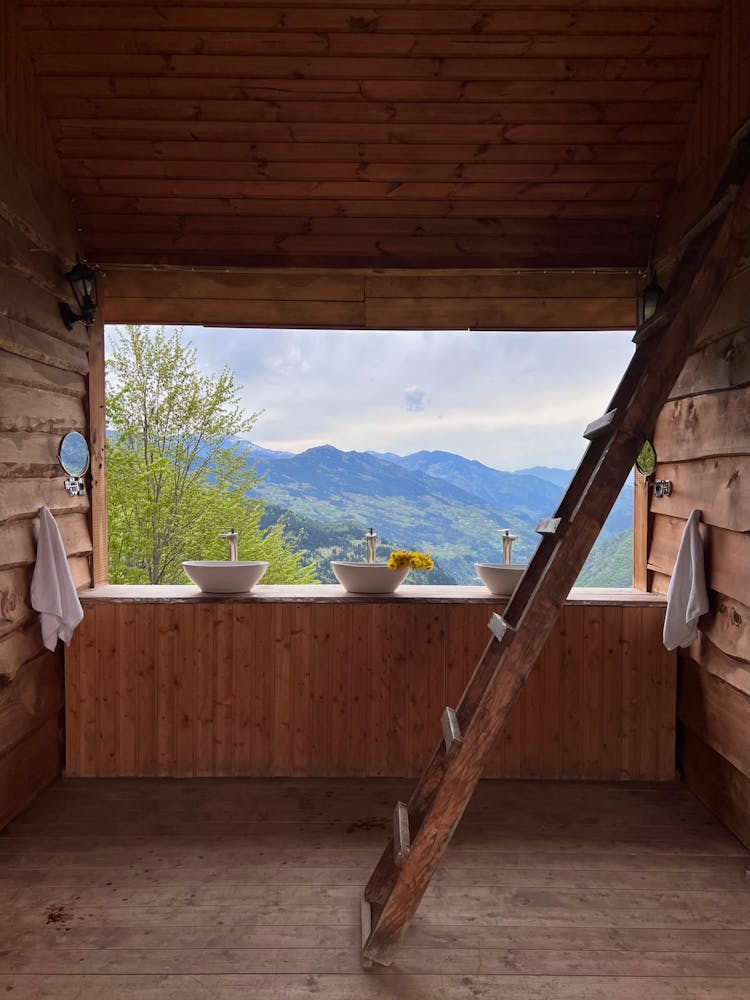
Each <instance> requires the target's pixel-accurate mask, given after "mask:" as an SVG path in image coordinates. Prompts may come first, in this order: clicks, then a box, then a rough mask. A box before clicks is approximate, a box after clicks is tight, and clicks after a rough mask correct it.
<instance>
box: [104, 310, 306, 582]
mask: <svg viewBox="0 0 750 1000" xmlns="http://www.w3.org/2000/svg"><path fill="white" fill-rule="evenodd" d="M258 416H259V414H258V413H253V414H251V415H247V414H246V413H245V412H244V410H243V409H242V407H241V406H240V404H239V398H238V387H237V386H236V384H235V381H234V374H233V372H231V371H230V369H229V368H227V367H225V368H224V369H223V371H222V372H221V373H220V374H219V375H216V376H212V375H204V374H202V373H201V372H200V371H199V369H198V367H197V364H196V352H195V349H194V348H193V346H192V345H191V344H189V343H187V344H186V343H184V342H183V340H182V333H181V331H179V330H175V331H173V332H172V333H171V334H170V333H167V331H165V330H164V329H163V328H162V329H159V330H156V331H153V330H151V329H149V328H146V327H139V326H128V327H126V328H125V330H124V331H123V330H118V339H117V341H116V343H115V346H114V350H113V352H112V356H111V358H110V359H109V360H108V362H107V424H108V429H109V431H110V432H111V435H110V438H109V441H108V458H107V503H108V518H109V549H110V557H109V579H110V581H111V582H112V583H184V582H185V580H186V578H185V576H184V574H183V571H182V566H181V563H182V562H183V560H186V559H212V558H214V559H217V558H218V559H222V558H225V556H226V543H224V542H222V541H221V540H220V539H219V538H218V534H219V533H220V532H223V531H228V530H229V528H234V529H236V530H237V531H238V532H239V534H240V541H239V557H240V559H262V560H267V561H268V562H269V564H270V565H269V569H268V572H267V573H266V575H265V577H264V583H265V582H268V583H312V582H314V580H315V576H314V570H313V569H312V568H310V567H305V566H303V565H302V557H301V555H299V554H296V553H295V552H294V547H293V545H290V542H289V540H288V539H287V538H286V537H285V536H284V532H283V528H281V527H277V528H273V529H271V530H270V531H262V530H261V527H260V520H261V517H262V516H263V505H262V503H261V502H260V501H258V500H248V499H247V497H246V493H247V491H248V490H251V489H252V488H253V487H254V486H255V484H256V482H257V476H256V474H255V471H254V470H253V468H252V467H251V466H249V465H248V464H247V462H246V458H245V456H244V455H243V454H241V453H240V452H239V451H238V449H237V446H236V443H233V437H234V436H235V435H238V434H246V433H248V432H249V431H250V430H251V428H252V427H253V425H254V424H255V421H256V420H257V418H258Z"/></svg>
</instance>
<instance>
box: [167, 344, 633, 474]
mask: <svg viewBox="0 0 750 1000" xmlns="http://www.w3.org/2000/svg"><path fill="white" fill-rule="evenodd" d="M185 336H186V338H188V339H190V340H192V342H193V343H194V344H195V346H196V348H197V350H198V357H199V359H200V361H201V364H202V365H205V366H206V367H208V368H213V369H214V370H219V369H220V368H221V367H222V365H224V364H225V363H226V364H228V365H229V366H230V367H231V368H232V369H233V370H234V372H235V373H236V377H237V383H238V384H239V385H241V386H242V401H243V405H244V406H245V407H246V408H247V409H248V410H249V411H251V412H252V411H256V410H263V411H264V412H263V414H262V416H261V418H260V420H259V421H258V423H257V425H256V428H255V432H254V434H253V435H252V437H253V440H255V441H256V442H257V443H258V444H261V445H263V446H264V447H268V448H278V449H282V450H288V451H302V450H304V449H305V448H308V447H312V446H315V445H320V444H332V445H334V446H335V447H337V448H341V449H343V450H359V451H362V450H365V449H373V450H376V451H395V452H398V453H400V454H407V453H408V452H411V451H418V450H421V449H428V450H435V449H443V450H446V451H455V452H458V453H460V454H463V455H466V456H467V457H468V458H476V459H478V460H479V461H482V462H485V463H486V464H487V465H491V466H494V467H495V468H504V469H513V468H523V467H524V466H530V465H536V464H545V465H557V466H563V467H565V468H569V467H571V466H572V465H574V464H575V463H576V462H577V460H578V457H579V456H580V454H581V452H582V449H583V441H582V437H581V435H582V433H583V430H584V428H585V426H586V424H587V423H589V422H590V421H591V420H593V419H594V418H596V417H598V416H600V415H601V414H602V413H604V412H605V409H606V406H607V403H608V401H609V399H610V397H611V395H612V393H613V391H614V389H615V387H616V385H617V382H618V381H619V378H620V376H621V374H622V372H623V371H624V369H625V367H626V365H627V362H628V360H629V358H630V356H631V354H632V350H633V345H632V343H631V341H630V334H628V333H626V332H624V331H620V332H606V331H601V332H583V333H576V332H564V333H549V332H538V333H528V332H527V333H518V332H503V331H499V332H491V331H467V330H460V331H444V330H437V331H425V332H419V331H393V330H391V331H370V330H367V331H365V330H323V331H312V330H236V329H227V330H223V329H203V328H202V327H188V328H186V329H185ZM397 386H405V387H407V388H405V389H404V390H402V391H400V392H399V391H395V392H394V387H397ZM424 386H429V394H428V392H427V390H426V389H424V388H423V387H424ZM405 407H406V409H407V410H408V411H409V412H408V419H406V418H405V415H404V408H405Z"/></svg>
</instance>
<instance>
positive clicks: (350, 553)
mask: <svg viewBox="0 0 750 1000" xmlns="http://www.w3.org/2000/svg"><path fill="white" fill-rule="evenodd" d="M242 448H243V450H245V451H246V456H247V461H248V462H249V463H250V464H252V465H253V466H254V467H255V469H256V471H257V473H258V474H259V476H260V481H259V482H258V484H257V486H256V488H255V490H254V491H253V494H252V495H254V496H257V497H259V498H260V499H262V500H263V501H264V502H265V504H266V515H265V518H264V522H263V523H264V524H265V525H270V524H272V523H276V522H277V521H278V520H283V521H284V522H285V524H286V525H287V528H288V530H289V531H290V533H291V534H293V535H296V536H297V537H298V545H299V547H300V548H301V549H302V550H303V551H304V552H305V554H306V556H307V559H308V561H315V562H316V563H317V565H318V576H319V578H320V579H321V580H322V581H326V580H329V579H332V577H331V576H330V569H329V566H328V563H329V561H330V559H331V558H345V559H346V558H350V559H363V558H364V551H365V543H364V533H365V531H366V530H367V529H368V528H370V527H372V528H374V529H375V531H376V532H377V533H378V535H379V537H380V540H381V550H380V555H381V556H382V557H383V558H385V557H386V555H387V554H388V552H389V551H390V550H391V549H394V548H403V549H411V550H419V551H428V552H430V553H431V554H432V556H433V558H434V559H435V561H436V564H437V565H436V571H434V572H433V573H432V574H431V576H430V578H429V580H426V581H424V582H431V583H451V582H455V583H461V584H470V583H477V582H478V580H477V577H476V575H475V571H474V563H476V562H499V561H501V560H502V546H501V543H500V534H499V531H500V529H502V528H510V529H511V530H512V532H513V534H515V535H517V536H518V541H517V542H516V544H515V546H514V550H513V560H514V562H519V563H521V562H526V561H528V559H529V558H530V556H531V554H532V552H533V551H534V549H535V548H536V544H537V541H538V536H537V535H536V532H535V530H534V529H535V527H536V524H537V522H538V520H539V518H540V517H549V516H551V515H552V514H553V513H554V511H555V508H556V507H557V505H558V503H559V501H560V498H561V496H562V494H563V492H564V490H565V486H566V485H567V483H568V482H569V481H570V478H571V476H572V474H573V470H570V469H555V468H547V467H544V466H535V467H533V468H529V469H523V470H520V471H518V472H505V471H502V470H499V469H493V468H490V467H489V466H486V465H483V464H482V463H481V462H477V461H475V460H472V459H467V458H464V457H463V456H461V455H456V454H454V453H452V452H444V451H419V452H415V453H413V454H411V455H405V456H401V455H395V454H392V453H377V452H371V451H362V452H360V451H346V452H345V451H340V450H339V449H337V448H334V447H332V446H331V445H322V446H320V447H316V448H310V449H308V450H307V451H303V452H301V453H299V454H292V453H289V452H279V451H273V450H270V449H264V448H261V447H258V446H256V445H253V444H251V443H249V442H243V443H242ZM632 509H633V508H632V484H630V483H627V484H626V485H625V487H624V488H623V490H622V493H621V494H620V496H619V498H618V500H617V501H616V503H615V505H614V507H613V510H612V512H611V514H610V516H609V518H608V520H607V522H606V524H605V526H604V528H603V529H602V533H601V535H600V538H599V541H598V543H597V546H596V548H595V550H594V552H593V553H592V558H593V557H594V556H595V555H596V556H597V579H598V580H606V579H607V577H608V576H612V577H613V579H612V580H611V581H610V582H609V586H627V585H628V584H629V583H630V579H629V576H628V578H627V579H623V577H624V576H625V575H627V574H629V564H627V565H626V563H627V560H624V559H623V555H622V553H623V551H625V550H626V549H627V538H626V537H625V536H627V534H628V533H629V532H630V531H632V517H633V514H632ZM615 536H617V540H616V544H615ZM609 550H611V551H612V552H613V553H614V556H613V559H614V563H616V565H613V566H612V567H610V566H609V562H610V559H609V556H608V554H607V553H608V551H609ZM584 573H585V570H584ZM582 577H583V574H582ZM614 577H617V578H616V579H615V578H614ZM409 579H410V580H413V582H423V581H422V580H421V579H416V574H411V576H410V577H409ZM581 582H583V580H582V581H581ZM597 585H598V586H605V585H607V584H606V583H602V582H598V583H597Z"/></svg>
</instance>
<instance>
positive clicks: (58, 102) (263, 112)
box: [44, 96, 692, 125]
mask: <svg viewBox="0 0 750 1000" xmlns="http://www.w3.org/2000/svg"><path fill="white" fill-rule="evenodd" d="M44 106H45V110H46V112H47V113H48V115H51V116H52V117H54V118H59V119H73V120H75V119H87V118H89V119H90V118H93V119H96V120H97V121H101V122H107V121H111V120H119V119H123V120H131V121H134V120H136V119H139V120H148V121H154V120H159V121H166V122H173V121H199V122H205V121H211V122H245V123H249V122H285V123H292V124H302V123H305V122H309V121H311V120H313V121H316V122H320V123H337V124H338V123H346V124H354V123H356V124H358V125H362V124H363V123H365V122H367V123H370V122H372V123H376V124H378V123H388V124H397V125H407V124H435V123H439V124H453V123H456V124H485V125H498V124H511V125H521V124H538V123H566V124H569V125H574V124H625V123H653V122H663V123H670V122H671V123H674V122H681V123H686V122H689V121H690V118H691V116H692V104H690V103H688V102H685V101H683V102H680V103H672V102H643V103H641V102H631V103H624V102H622V103H617V104H612V105H608V104H606V103H603V102H601V101H596V102H583V101H578V102H575V103H570V102H560V101H555V102H545V101H534V102H530V103H523V104H520V103H516V102H503V103H502V104H490V103H488V102H484V103H474V102H471V101H457V102H454V103H449V102H438V101H433V102H430V103H422V102H419V101H411V102H383V101H368V100H360V101H358V102H351V101H330V102H324V103H321V102H320V101H251V100H231V101H213V100H196V101H185V100H179V99H165V98H154V97H150V98H148V100H144V99H143V98H124V97H112V98H106V97H102V98H89V97H51V96H49V97H46V98H45V101H44Z"/></svg>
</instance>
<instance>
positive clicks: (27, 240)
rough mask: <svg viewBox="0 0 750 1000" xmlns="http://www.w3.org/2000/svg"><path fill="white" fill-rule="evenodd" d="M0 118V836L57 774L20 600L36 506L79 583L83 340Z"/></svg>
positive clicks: (64, 245) (54, 212)
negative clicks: (67, 463) (50, 521)
mask: <svg viewBox="0 0 750 1000" xmlns="http://www.w3.org/2000/svg"><path fill="white" fill-rule="evenodd" d="M6 13H7V11H6ZM7 43H8V37H7V36H6V37H3V38H1V39H0V49H2V50H3V51H4V52H6V53H7ZM17 56H18V58H19V59H20V58H21V57H22V54H21V53H17ZM6 69H7V64H6ZM24 72H25V71H24ZM4 79H6V80H7V77H4ZM16 83H17V81H16ZM14 87H16V84H14V85H13V87H11V91H10V93H11V95H12V94H16V97H18V92H17V89H15V90H14ZM25 93H28V91H25ZM14 100H15V98H14ZM5 111H6V120H5V122H3V121H2V120H1V119H0V132H1V131H2V129H3V128H5V131H6V136H8V135H9V136H10V138H11V139H12V140H13V141H14V142H15V143H16V145H11V143H9V142H8V141H6V139H4V138H3V137H2V135H0V826H3V825H4V824H5V823H6V822H7V821H8V820H10V819H11V818H12V817H13V816H14V815H15V814H16V813H17V812H18V811H19V810H20V809H22V808H24V806H25V805H27V804H28V802H29V801H30V800H31V799H32V798H33V797H34V795H36V794H37V792H38V791H39V789H40V788H43V787H44V786H45V785H46V784H48V783H49V782H50V781H51V780H52V779H53V778H54V777H55V776H56V775H57V774H59V773H60V768H61V764H62V739H61V710H62V707H63V656H62V651H61V650H60V649H58V650H57V651H56V652H54V653H51V652H48V651H47V650H45V649H44V648H43V646H42V637H41V632H40V629H39V624H38V616H37V615H36V613H35V612H34V611H33V610H32V608H31V607H30V598H29V586H30V582H31V576H32V572H33V566H34V560H35V558H36V530H37V525H38V518H37V513H38V511H39V508H40V506H42V505H46V506H48V507H49V508H50V509H51V511H52V513H53V514H54V515H55V517H56V518H57V520H58V524H59V526H60V529H61V533H62V537H63V542H64V544H65V549H66V552H67V554H68V558H69V565H70V568H71V572H72V574H73V579H74V581H75V583H76V585H77V586H79V587H85V586H89V585H90V583H91V574H90V567H89V556H90V552H91V535H90V530H89V524H88V509H89V502H88V497H76V498H71V497H70V496H69V495H68V493H67V492H66V491H65V489H64V486H63V480H64V478H65V473H64V472H63V470H62V468H61V467H60V465H59V463H58V461H57V452H58V449H59V445H60V439H61V437H62V435H63V434H65V433H66V432H67V431H70V430H78V431H82V432H83V433H86V431H87V419H86V409H85V392H86V383H85V377H84V376H85V373H86V371H87V356H86V350H87V338H86V334H85V331H84V332H79V330H75V331H72V332H69V331H67V330H65V328H64V326H63V323H62V320H61V319H60V315H59V308H58V303H59V301H60V299H62V298H68V297H69V294H70V292H69V290H67V292H66V290H65V288H64V285H65V282H64V280H63V279H62V275H63V273H64V272H65V271H66V270H67V269H68V267H69V266H70V262H71V252H72V250H73V248H74V246H75V239H74V235H75V227H74V225H73V222H72V218H71V216H70V213H69V212H68V209H67V206H66V203H65V200H64V198H63V197H62V196H61V195H60V194H59V193H58V192H57V190H56V189H55V187H54V184H53V183H52V182H51V181H50V180H49V178H48V177H47V176H46V175H45V174H44V173H43V172H42V171H41V170H40V169H39V167H38V166H37V165H36V164H34V163H33V162H31V160H30V159H28V158H27V157H25V156H24V155H23V154H22V153H20V152H19V150H18V148H17V146H20V147H22V148H23V149H25V150H26V151H27V152H28V153H31V154H32V155H37V156H40V157H41V160H42V162H46V161H45V158H44V156H42V155H41V154H42V153H43V152H44V142H43V138H40V137H43V128H42V126H41V125H40V124H39V123H35V122H34V121H33V118H32V115H33V106H32V105H17V104H14V110H13V117H12V122H11V124H12V125H13V127H12V128H8V108H7V106H6V108H5ZM46 165H47V166H49V163H46Z"/></svg>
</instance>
